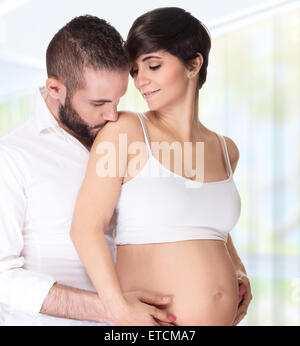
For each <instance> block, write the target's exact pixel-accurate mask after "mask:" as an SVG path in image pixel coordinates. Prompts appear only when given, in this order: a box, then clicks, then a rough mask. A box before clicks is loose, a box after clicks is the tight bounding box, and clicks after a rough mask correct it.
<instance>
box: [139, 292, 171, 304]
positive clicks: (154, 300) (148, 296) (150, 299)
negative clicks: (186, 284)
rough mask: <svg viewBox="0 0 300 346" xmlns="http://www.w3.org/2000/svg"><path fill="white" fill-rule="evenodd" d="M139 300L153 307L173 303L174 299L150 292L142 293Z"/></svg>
mask: <svg viewBox="0 0 300 346" xmlns="http://www.w3.org/2000/svg"><path fill="white" fill-rule="evenodd" d="M139 300H140V301H142V302H143V303H147V304H151V305H166V304H169V303H170V302H171V300H172V298H171V297H168V296H162V295H158V294H152V293H148V292H140V294H139Z"/></svg>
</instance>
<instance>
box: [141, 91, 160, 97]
mask: <svg viewBox="0 0 300 346" xmlns="http://www.w3.org/2000/svg"><path fill="white" fill-rule="evenodd" d="M159 91H160V89H157V90H154V91H148V92H145V93H143V96H144V98H145V99H149V98H150V97H152V96H154V95H155V94H157V93H158V92H159Z"/></svg>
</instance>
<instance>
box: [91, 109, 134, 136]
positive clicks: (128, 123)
mask: <svg viewBox="0 0 300 346" xmlns="http://www.w3.org/2000/svg"><path fill="white" fill-rule="evenodd" d="M139 127H141V125H140V121H139V118H138V115H137V113H134V112H128V111H122V112H118V120H116V121H108V122H107V123H106V124H105V126H104V127H103V128H102V129H101V130H100V131H99V133H98V135H97V137H96V139H95V142H99V141H102V140H107V139H110V140H114V139H117V138H116V137H118V136H119V135H120V134H126V135H127V136H128V139H132V138H133V137H134V135H135V134H136V133H137V130H138V129H139Z"/></svg>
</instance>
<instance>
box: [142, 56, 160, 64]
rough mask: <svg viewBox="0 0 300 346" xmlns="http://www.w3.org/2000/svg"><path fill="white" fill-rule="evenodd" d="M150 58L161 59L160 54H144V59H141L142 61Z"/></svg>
mask: <svg viewBox="0 0 300 346" xmlns="http://www.w3.org/2000/svg"><path fill="white" fill-rule="evenodd" d="M151 58H154V59H161V57H160V56H156V55H150V56H146V57H145V58H144V59H142V62H144V61H146V60H149V59H151Z"/></svg>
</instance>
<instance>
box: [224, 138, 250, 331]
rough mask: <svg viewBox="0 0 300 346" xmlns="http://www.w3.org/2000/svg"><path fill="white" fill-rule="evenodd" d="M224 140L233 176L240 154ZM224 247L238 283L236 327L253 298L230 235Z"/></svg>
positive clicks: (231, 141)
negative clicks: (238, 300)
mask: <svg viewBox="0 0 300 346" xmlns="http://www.w3.org/2000/svg"><path fill="white" fill-rule="evenodd" d="M225 139H226V142H227V148H228V154H229V158H230V164H231V169H232V174H233V173H234V171H235V169H236V166H237V164H238V160H239V157H240V153H239V150H238V147H237V146H236V144H235V143H234V141H233V140H232V139H230V138H228V137H225ZM226 246H227V249H228V252H229V254H230V257H231V259H232V262H233V265H234V268H235V272H236V276H237V279H238V283H239V296H240V303H239V308H238V311H237V314H236V318H235V320H234V322H233V325H237V324H238V323H239V322H240V321H241V320H242V319H243V318H244V317H245V316H246V314H247V310H248V307H249V304H250V302H251V300H252V298H253V297H252V293H251V285H250V281H249V279H248V277H247V272H246V268H245V266H244V264H243V263H242V260H241V259H240V257H239V255H238V253H237V251H236V249H235V247H234V245H233V242H232V239H231V236H230V234H229V235H228V238H227V243H226Z"/></svg>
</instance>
